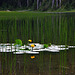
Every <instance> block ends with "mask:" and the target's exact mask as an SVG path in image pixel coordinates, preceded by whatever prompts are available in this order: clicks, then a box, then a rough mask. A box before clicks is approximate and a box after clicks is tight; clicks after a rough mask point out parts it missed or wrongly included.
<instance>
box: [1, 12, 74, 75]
mask: <svg viewBox="0 0 75 75" xmlns="http://www.w3.org/2000/svg"><path fill="white" fill-rule="evenodd" d="M39 15H40V14H39ZM16 39H21V40H22V41H23V43H24V44H27V43H28V39H32V40H33V42H36V43H37V42H39V43H52V44H64V45H65V44H66V45H75V13H66V14H50V15H49V16H48V15H47V16H44V15H43V16H32V17H29V16H27V17H25V16H24V17H23V16H21V17H20V16H19V17H17V16H16V17H9V18H7V17H5V16H4V17H2V16H1V17H0V43H14V41H15V40H16ZM31 56H32V55H29V54H24V55H14V54H12V53H1V52H0V75H74V74H75V49H74V48H72V49H69V50H65V51H60V52H59V53H51V52H40V53H39V55H34V56H35V59H31Z"/></svg>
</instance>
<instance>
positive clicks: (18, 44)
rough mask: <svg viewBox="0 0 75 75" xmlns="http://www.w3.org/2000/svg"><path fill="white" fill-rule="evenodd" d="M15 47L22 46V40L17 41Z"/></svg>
mask: <svg viewBox="0 0 75 75" xmlns="http://www.w3.org/2000/svg"><path fill="white" fill-rule="evenodd" d="M14 45H15V46H22V41H21V40H20V39H16V40H15V44H14Z"/></svg>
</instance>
